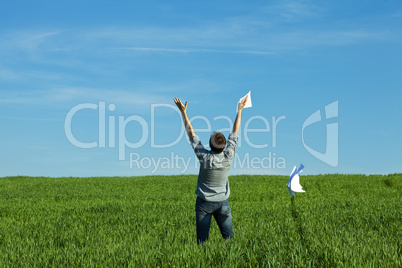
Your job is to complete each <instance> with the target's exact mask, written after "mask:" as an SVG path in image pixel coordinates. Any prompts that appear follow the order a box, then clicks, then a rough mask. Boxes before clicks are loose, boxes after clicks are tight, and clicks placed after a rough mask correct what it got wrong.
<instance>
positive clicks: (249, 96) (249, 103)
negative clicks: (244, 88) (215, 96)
mask: <svg viewBox="0 0 402 268" xmlns="http://www.w3.org/2000/svg"><path fill="white" fill-rule="evenodd" d="M250 94H251V90H250V91H249V92H248V93H247V95H246V96H244V97H243V98H241V99H240V100H239V102H238V103H237V107H239V104H240V103H242V102H243V100H244V99H245V98H246V97H247V96H248V99H247V102H246V105H244V108H248V107H252V104H251V95H250ZM237 109H238V108H237Z"/></svg>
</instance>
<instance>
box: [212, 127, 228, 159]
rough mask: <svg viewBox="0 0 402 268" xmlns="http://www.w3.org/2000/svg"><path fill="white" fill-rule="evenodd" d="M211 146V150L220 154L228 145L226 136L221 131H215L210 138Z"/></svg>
mask: <svg viewBox="0 0 402 268" xmlns="http://www.w3.org/2000/svg"><path fill="white" fill-rule="evenodd" d="M209 147H211V150H212V151H213V152H214V153H216V154H219V153H221V152H222V151H223V149H225V147H226V138H225V136H224V135H223V134H222V133H220V132H214V133H212V135H211V138H210V139H209Z"/></svg>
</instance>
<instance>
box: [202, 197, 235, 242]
mask: <svg viewBox="0 0 402 268" xmlns="http://www.w3.org/2000/svg"><path fill="white" fill-rule="evenodd" d="M195 215H196V226H197V243H198V244H199V243H204V242H205V241H207V240H208V236H209V227H210V226H211V218H212V215H213V216H214V218H215V220H216V222H217V223H218V226H219V230H220V231H221V234H222V237H223V238H224V239H227V238H232V237H233V236H234V233H233V228H232V212H231V211H230V207H229V201H228V200H227V199H226V200H224V201H219V202H209V201H205V200H203V199H202V198H200V197H197V201H196V202H195Z"/></svg>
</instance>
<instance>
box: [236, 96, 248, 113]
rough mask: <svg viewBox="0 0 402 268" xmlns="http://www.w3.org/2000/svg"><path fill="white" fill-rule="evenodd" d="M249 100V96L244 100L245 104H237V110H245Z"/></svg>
mask: <svg viewBox="0 0 402 268" xmlns="http://www.w3.org/2000/svg"><path fill="white" fill-rule="evenodd" d="M247 99H248V95H247V96H246V97H245V98H244V100H243V102H241V103H238V104H237V110H238V111H240V110H243V108H244V106H246V102H247Z"/></svg>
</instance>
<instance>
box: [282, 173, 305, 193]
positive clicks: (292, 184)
mask: <svg viewBox="0 0 402 268" xmlns="http://www.w3.org/2000/svg"><path fill="white" fill-rule="evenodd" d="M303 168H304V166H303V165H300V167H299V169H297V170H296V166H295V167H294V168H293V170H292V173H290V178H289V181H288V183H287V184H286V186H287V187H288V191H289V194H290V197H292V196H294V195H295V192H296V193H305V192H306V191H304V190H303V189H302V186H301V185H300V178H299V173H300V172H303Z"/></svg>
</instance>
